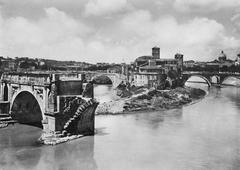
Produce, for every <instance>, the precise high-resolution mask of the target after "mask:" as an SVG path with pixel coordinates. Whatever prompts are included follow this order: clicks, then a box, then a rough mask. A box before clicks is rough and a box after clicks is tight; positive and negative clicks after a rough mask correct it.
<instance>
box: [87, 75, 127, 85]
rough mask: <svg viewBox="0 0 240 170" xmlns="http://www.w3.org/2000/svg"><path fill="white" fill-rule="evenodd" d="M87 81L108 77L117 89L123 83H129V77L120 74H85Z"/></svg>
mask: <svg viewBox="0 0 240 170" xmlns="http://www.w3.org/2000/svg"><path fill="white" fill-rule="evenodd" d="M84 74H85V78H86V80H87V81H91V80H93V79H95V78H97V77H100V76H106V77H108V78H109V79H110V80H111V81H112V84H113V87H117V86H118V85H119V84H120V83H121V82H126V81H127V76H126V75H123V74H119V73H105V72H84Z"/></svg>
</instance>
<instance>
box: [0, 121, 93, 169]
mask: <svg viewBox="0 0 240 170" xmlns="http://www.w3.org/2000/svg"><path fill="white" fill-rule="evenodd" d="M41 131H42V130H41V129H38V128H34V127H31V126H25V125H16V126H15V127H8V128H5V129H1V133H0V149H1V150H0V169H1V170H2V169H7V170H11V169H12V170H16V169H18V170H26V169H29V170H30V169H31V170H32V169H39V170H41V169H48V170H61V169H62V170H66V169H89V170H95V169H97V165H96V162H95V160H94V136H88V137H84V138H82V139H78V140H74V141H71V142H68V143H64V144H61V145H57V146H43V145H40V144H38V143H37V142H36V141H37V139H38V138H39V137H40V135H41Z"/></svg>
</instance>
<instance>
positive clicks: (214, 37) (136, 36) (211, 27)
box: [103, 10, 239, 60]
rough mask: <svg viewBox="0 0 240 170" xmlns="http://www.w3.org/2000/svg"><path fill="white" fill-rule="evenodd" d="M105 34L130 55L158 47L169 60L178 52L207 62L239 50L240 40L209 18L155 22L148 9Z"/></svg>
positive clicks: (122, 21) (128, 15)
mask: <svg viewBox="0 0 240 170" xmlns="http://www.w3.org/2000/svg"><path fill="white" fill-rule="evenodd" d="M113 30H114V32H118V34H114V32H112V33H111V32H109V30H108V31H107V32H106V33H105V34H103V35H104V36H106V35H107V34H108V36H112V39H113V40H114V39H115V41H117V40H118V39H120V38H122V39H123V40H125V41H123V42H122V45H126V46H127V47H129V52H130V53H132V55H134V54H138V53H137V51H141V50H143V51H149V49H150V48H151V47H152V46H154V45H158V46H160V47H161V49H162V54H163V56H165V57H167V58H169V57H172V56H173V55H174V54H175V53H176V52H182V53H184V54H185V56H187V58H188V59H190V58H193V59H197V60H204V59H209V58H214V57H216V56H215V55H216V54H217V52H218V51H220V49H228V48H236V47H238V44H239V41H238V40H237V39H235V38H234V37H232V36H229V35H228V34H227V33H226V31H225V28H224V26H223V25H222V24H220V23H218V22H216V21H215V20H211V19H208V18H197V17H196V18H194V19H191V20H189V21H187V22H183V23H179V22H178V21H177V20H176V19H175V18H174V17H172V16H163V17H161V18H159V19H156V20H154V19H153V17H152V16H151V14H150V13H149V12H148V11H145V10H138V11H135V12H133V13H130V14H127V15H126V16H125V17H124V18H123V19H121V20H120V21H119V23H118V24H117V25H116V26H115V28H114V29H113Z"/></svg>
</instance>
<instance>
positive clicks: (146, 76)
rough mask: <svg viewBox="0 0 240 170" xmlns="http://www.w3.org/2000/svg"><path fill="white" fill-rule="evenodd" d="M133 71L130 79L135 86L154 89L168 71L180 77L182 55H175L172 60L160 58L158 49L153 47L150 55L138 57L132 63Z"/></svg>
mask: <svg viewBox="0 0 240 170" xmlns="http://www.w3.org/2000/svg"><path fill="white" fill-rule="evenodd" d="M134 66H135V69H133V70H134V73H133V75H132V76H131V77H132V80H133V84H134V85H136V86H145V87H154V86H156V85H159V84H160V83H161V81H162V80H163V77H164V76H166V75H167V74H168V73H169V72H170V71H175V72H176V73H177V75H178V76H181V73H182V71H183V55H182V54H180V53H177V54H175V56H174V58H173V59H162V58H160V48H159V47H153V48H152V55H151V56H149V55H146V56H140V57H138V58H137V59H136V60H135V62H134Z"/></svg>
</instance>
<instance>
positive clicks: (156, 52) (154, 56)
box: [152, 47, 160, 59]
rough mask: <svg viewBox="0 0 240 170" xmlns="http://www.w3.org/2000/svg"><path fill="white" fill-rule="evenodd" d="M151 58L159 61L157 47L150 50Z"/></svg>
mask: <svg viewBox="0 0 240 170" xmlns="http://www.w3.org/2000/svg"><path fill="white" fill-rule="evenodd" d="M152 56H153V58H154V59H160V48H159V47H153V48H152Z"/></svg>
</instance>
